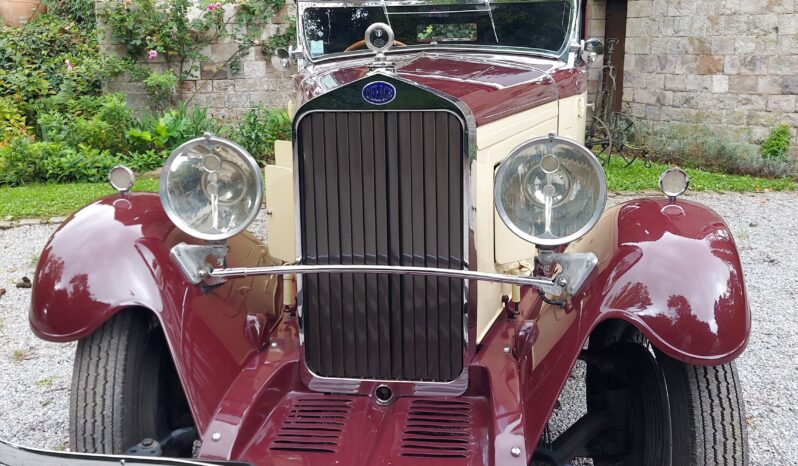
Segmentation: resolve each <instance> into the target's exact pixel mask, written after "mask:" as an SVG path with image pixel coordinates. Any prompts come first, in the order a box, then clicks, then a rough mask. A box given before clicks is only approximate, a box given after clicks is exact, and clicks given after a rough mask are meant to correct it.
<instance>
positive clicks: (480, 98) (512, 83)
mask: <svg viewBox="0 0 798 466" xmlns="http://www.w3.org/2000/svg"><path fill="white" fill-rule="evenodd" d="M390 58H391V59H392V60H395V63H396V71H395V76H396V77H398V78H401V79H405V80H408V81H411V82H413V83H416V84H418V85H421V86H425V87H427V88H430V89H433V90H435V91H438V92H441V93H444V94H446V95H448V96H451V97H454V98H456V99H459V100H461V101H462V102H463V103H465V104H466V105H467V106H468V107H469V108H470V109H471V112H472V113H473V115H474V118H475V120H476V124H477V125H482V124H485V123H489V122H491V121H495V120H498V119H500V118H503V117H506V116H510V115H513V114H515V113H518V112H521V111H524V110H528V109H530V108H533V107H536V106H539V105H542V104H545V103H549V102H554V101H556V100H558V99H560V98H563V97H567V96H571V95H575V94H577V93H580V92H583V91H584V89H585V80H584V79H583V76H582V75H583V73H582V72H581V71H579V70H577V69H575V68H570V67H567V66H566V65H565V63H563V62H561V61H558V60H554V59H545V58H534V57H527V56H513V55H491V54H466V55H464V54H454V53H440V54H428V53H422V54H412V55H394V56H391V57H390ZM370 62H371V58H360V59H349V60H346V61H336V62H332V63H328V64H323V65H315V66H312V67H309V68H308V69H306V70H304V71H303V72H301V73H300V74H298V75H297V80H298V92H299V94H298V99H297V106H300V105H302V104H303V103H304V102H306V101H308V100H310V99H313V98H314V97H317V96H320V95H322V94H326V93H327V92H329V91H332V90H334V89H336V88H338V87H340V86H343V85H346V84H349V83H351V82H353V81H356V80H358V79H360V78H362V77H364V76H366V75H367V74H368V73H369V68H368V65H369V63H370ZM399 98H401V96H400V97H399Z"/></svg>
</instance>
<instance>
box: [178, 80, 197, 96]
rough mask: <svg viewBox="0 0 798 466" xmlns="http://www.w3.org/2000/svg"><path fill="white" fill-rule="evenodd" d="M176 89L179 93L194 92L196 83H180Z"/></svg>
mask: <svg viewBox="0 0 798 466" xmlns="http://www.w3.org/2000/svg"><path fill="white" fill-rule="evenodd" d="M177 87H178V91H179V92H181V93H185V92H194V91H196V90H197V83H196V82H194V81H180V82H179V84H178V86H177Z"/></svg>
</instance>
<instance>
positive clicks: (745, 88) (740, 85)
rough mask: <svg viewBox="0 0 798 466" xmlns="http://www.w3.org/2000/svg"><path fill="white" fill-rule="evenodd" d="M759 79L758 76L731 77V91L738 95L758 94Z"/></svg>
mask: <svg viewBox="0 0 798 466" xmlns="http://www.w3.org/2000/svg"><path fill="white" fill-rule="evenodd" d="M758 82H759V78H758V77H757V76H731V77H730V79H729V91H730V92H734V93H736V94H750V93H756V92H757V85H758Z"/></svg>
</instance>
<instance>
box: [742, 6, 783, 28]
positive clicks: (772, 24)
mask: <svg viewBox="0 0 798 466" xmlns="http://www.w3.org/2000/svg"><path fill="white" fill-rule="evenodd" d="M752 3H753V2H752ZM778 27H779V15H777V14H764V15H751V16H748V34H750V35H762V34H770V33H772V32H775V31H776V29H777V28H778Z"/></svg>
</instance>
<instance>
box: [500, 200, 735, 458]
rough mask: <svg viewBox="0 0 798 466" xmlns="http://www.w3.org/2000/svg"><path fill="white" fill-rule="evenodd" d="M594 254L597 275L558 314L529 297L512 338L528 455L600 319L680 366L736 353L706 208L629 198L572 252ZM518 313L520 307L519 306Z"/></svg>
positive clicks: (731, 289) (730, 276) (725, 267)
mask: <svg viewBox="0 0 798 466" xmlns="http://www.w3.org/2000/svg"><path fill="white" fill-rule="evenodd" d="M568 249H569V251H572V252H594V253H595V254H596V255H597V256H598V258H599V265H598V268H597V270H596V271H595V272H594V273H593V274H592V276H591V277H590V278H589V279H588V281H587V283H586V285H585V287H584V289H583V291H582V292H581V293H580V294H579V295H577V296H574V297H573V299H572V300H571V301H570V302H569V304H568V305H567V306H566V307H565V308H562V309H560V308H557V307H555V306H550V305H547V304H542V303H541V302H540V301H539V300H536V299H535V298H534V297H531V298H530V297H529V295H532V294H533V293H531V292H529V293H528V295H526V296H525V298H524V299H525V301H526V300H527V299H529V300H530V302H532V304H531V305H525V306H524V309H525V316H526V319H527V320H526V321H525V322H523V323H521V324H518V323H516V324H515V325H516V328H517V329H523V326H524V325H527V326H528V325H531V324H533V323H534V325H536V326H537V327H538V329H537V334H538V336H537V337H536V338H529V337H527V336H526V334H525V333H524V332H521V336H523V337H524V338H521V339H519V340H517V341H516V344H517V345H518V346H519V349H518V350H517V351H516V353H517V354H518V355H519V378H520V380H519V385H520V392H521V393H520V399H521V406H522V409H523V419H524V426H525V429H524V431H525V432H524V433H525V437H526V446H527V451H530V450H533V449H534V445H535V443H536V442H537V439H538V438H540V435H541V434H542V432H543V429H544V427H545V425H546V422H547V419H548V418H549V416H550V415H551V412H552V410H553V408H554V405H555V403H556V401H557V398H558V397H559V394H560V392H561V391H562V388H563V386H564V385H565V382H566V380H567V377H568V374H569V373H570V371H571V369H572V367H573V365H574V363H575V362H576V358H577V356H578V354H579V351H580V350H581V348H583V347H584V344H585V343H586V342H587V339H588V338H589V337H590V333H591V332H592V331H593V329H594V328H595V327H596V326H597V325H598V324H599V323H601V322H602V321H605V320H607V319H621V320H624V321H627V322H629V323H631V324H632V325H634V326H635V327H637V328H638V329H639V330H640V331H641V332H643V334H644V335H645V336H646V337H647V338H648V339H649V340H650V341H651V342H652V344H653V345H654V346H656V347H657V348H659V349H660V350H662V351H663V352H665V353H666V354H668V355H669V356H671V357H673V358H675V359H678V360H680V361H683V362H686V363H689V364H698V365H720V364H726V363H728V362H730V361H731V360H733V359H734V358H736V357H737V356H738V355H740V353H742V352H743V350H744V349H745V346H746V344H747V342H748V336H749V332H750V327H751V319H750V313H749V309H748V300H747V297H746V291H745V284H744V280H743V272H742V267H741V264H740V258H739V255H738V253H737V248H736V246H735V244H734V240H733V238H732V234H731V232H730V231H729V228H728V226H726V224H725V222H724V221H723V220H722V219H721V218H720V216H718V214H716V213H715V212H713V211H712V210H711V209H709V208H707V207H705V206H702V205H700V204H697V203H694V202H689V201H684V200H679V201H677V202H673V203H672V202H669V201H667V200H666V199H638V200H634V201H630V202H627V203H625V204H622V205H619V206H616V207H614V208H612V209H609V210H607V211H606V212H605V213H604V215H603V217H602V218H601V220H600V221H599V223H598V224H597V225H596V227H595V228H594V229H593V230H592V231H591V232H590V233H588V235H586V236H585V237H584V238H582V239H581V240H579V241H578V242H576V243H574V244H572V245H571V246H570V247H569V248H568ZM522 305H524V303H522Z"/></svg>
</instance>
